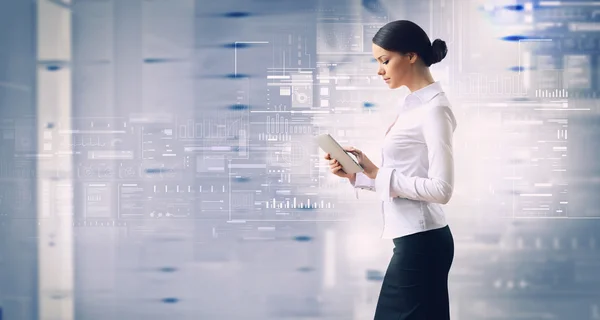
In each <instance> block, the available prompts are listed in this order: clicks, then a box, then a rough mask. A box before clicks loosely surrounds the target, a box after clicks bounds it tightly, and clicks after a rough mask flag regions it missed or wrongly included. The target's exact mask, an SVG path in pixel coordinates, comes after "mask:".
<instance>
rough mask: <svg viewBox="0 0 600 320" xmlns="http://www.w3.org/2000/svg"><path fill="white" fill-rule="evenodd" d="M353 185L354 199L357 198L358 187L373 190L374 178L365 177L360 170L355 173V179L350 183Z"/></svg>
mask: <svg viewBox="0 0 600 320" xmlns="http://www.w3.org/2000/svg"><path fill="white" fill-rule="evenodd" d="M352 186H353V187H354V194H355V195H356V199H358V189H364V190H369V191H375V179H371V178H369V177H367V175H365V174H364V173H362V172H358V173H357V174H356V179H355V181H354V183H353V184H352Z"/></svg>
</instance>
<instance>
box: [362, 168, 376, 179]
mask: <svg viewBox="0 0 600 320" xmlns="http://www.w3.org/2000/svg"><path fill="white" fill-rule="evenodd" d="M377 173H379V168H378V167H375V168H374V169H373V170H371V171H369V172H365V174H366V175H367V177H369V178H370V179H375V178H377Z"/></svg>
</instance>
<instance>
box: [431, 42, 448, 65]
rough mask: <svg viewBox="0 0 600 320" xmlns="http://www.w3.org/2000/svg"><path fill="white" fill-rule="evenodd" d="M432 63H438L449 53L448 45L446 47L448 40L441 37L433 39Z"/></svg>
mask: <svg viewBox="0 0 600 320" xmlns="http://www.w3.org/2000/svg"><path fill="white" fill-rule="evenodd" d="M431 53H432V54H431V64H434V63H438V62H440V61H442V59H444V57H446V54H447V53H448V47H446V42H445V41H444V40H441V39H435V40H433V43H432V44H431Z"/></svg>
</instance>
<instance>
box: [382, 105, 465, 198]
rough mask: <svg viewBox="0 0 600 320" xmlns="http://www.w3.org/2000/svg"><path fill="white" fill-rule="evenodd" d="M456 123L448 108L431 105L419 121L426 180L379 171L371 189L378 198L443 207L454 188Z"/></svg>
mask: <svg viewBox="0 0 600 320" xmlns="http://www.w3.org/2000/svg"><path fill="white" fill-rule="evenodd" d="M455 128H456V120H455V118H454V114H453V113H452V110H451V109H450V107H448V106H434V107H432V108H431V110H428V112H427V115H425V119H424V122H423V135H424V138H425V143H426V144H427V150H428V160H429V171H428V177H427V178H423V177H409V176H406V175H403V174H402V173H399V172H396V170H395V169H394V168H379V169H378V171H377V173H376V177H375V190H376V191H377V193H378V194H380V196H381V199H382V200H384V201H389V200H390V198H394V197H401V198H406V199H412V200H420V201H428V202H434V203H441V204H446V203H448V201H450V198H451V197H452V192H453V188H454V157H453V152H452V150H453V148H452V135H453V133H454V129H455Z"/></svg>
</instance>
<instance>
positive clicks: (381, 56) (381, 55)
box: [377, 54, 385, 60]
mask: <svg viewBox="0 0 600 320" xmlns="http://www.w3.org/2000/svg"><path fill="white" fill-rule="evenodd" d="M383 56H385V54H382V55H380V56H379V58H377V60H379V59H381V57H383Z"/></svg>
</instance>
